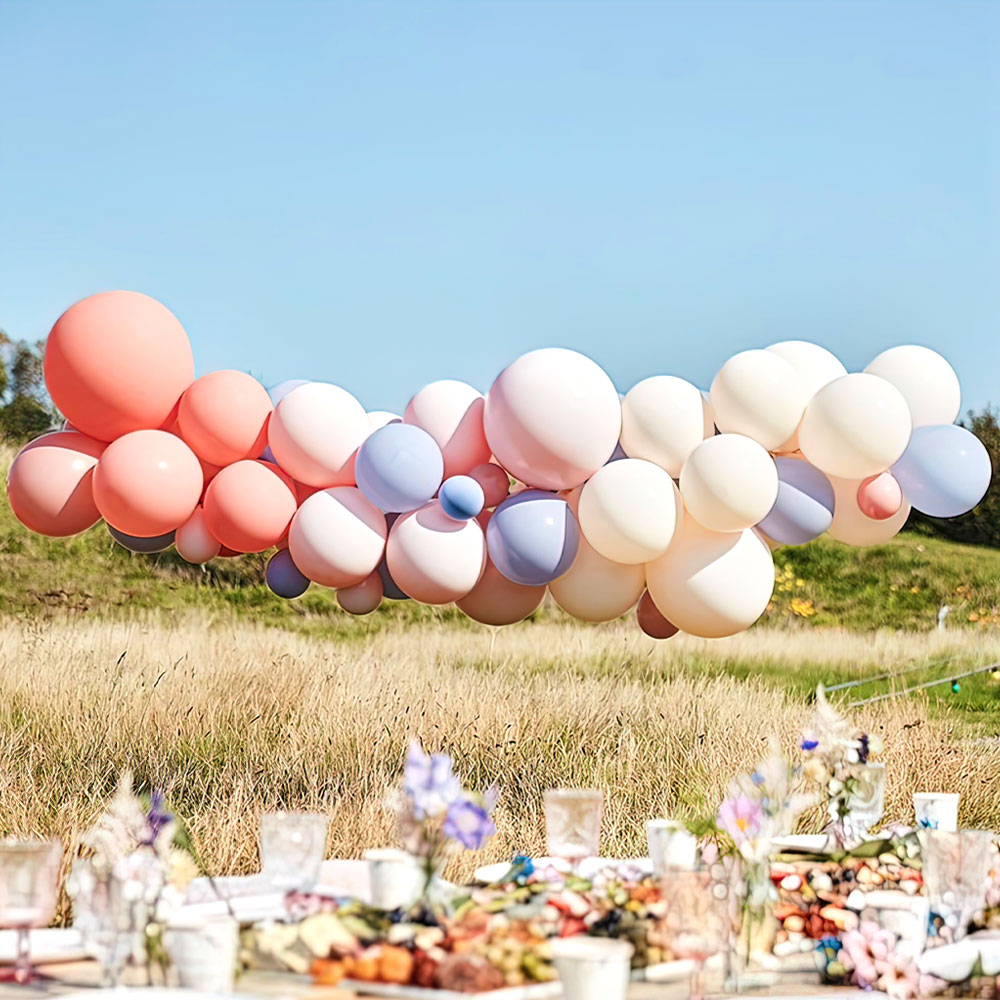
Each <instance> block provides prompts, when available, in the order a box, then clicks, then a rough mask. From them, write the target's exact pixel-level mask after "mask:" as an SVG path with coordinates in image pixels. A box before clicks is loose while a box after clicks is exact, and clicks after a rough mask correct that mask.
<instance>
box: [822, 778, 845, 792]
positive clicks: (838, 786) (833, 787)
mask: <svg viewBox="0 0 1000 1000" xmlns="http://www.w3.org/2000/svg"><path fill="white" fill-rule="evenodd" d="M826 790H827V791H828V792H829V793H830V794H831V795H839V794H840V793H841V792H842V791H843V790H844V783H843V782H842V781H841V780H840V779H838V778H831V779H830V784H829V785H827V786H826Z"/></svg>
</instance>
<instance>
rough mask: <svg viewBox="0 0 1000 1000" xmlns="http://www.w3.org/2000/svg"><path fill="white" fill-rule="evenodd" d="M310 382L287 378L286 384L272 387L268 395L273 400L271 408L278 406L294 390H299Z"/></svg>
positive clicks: (280, 383) (303, 379) (304, 379)
mask: <svg viewBox="0 0 1000 1000" xmlns="http://www.w3.org/2000/svg"><path fill="white" fill-rule="evenodd" d="M308 381H309V379H307V378H286V379H285V381H284V382H279V383H278V384H277V385H272V386H271V388H270V389H268V390H267V394H268V396H269V397H270V399H271V406H277V405H278V403H280V402H281V401H282V400H283V399H284V398H285V396H287V395H288V394H289V393H290V392H291V391H292V390H293V389H298V387H299V386H300V385H305V384H306V383H307V382H308Z"/></svg>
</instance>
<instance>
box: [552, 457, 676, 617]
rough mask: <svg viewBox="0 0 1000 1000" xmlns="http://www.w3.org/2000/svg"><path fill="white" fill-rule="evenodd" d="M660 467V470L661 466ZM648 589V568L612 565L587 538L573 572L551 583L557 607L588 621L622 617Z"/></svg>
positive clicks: (622, 564)
mask: <svg viewBox="0 0 1000 1000" xmlns="http://www.w3.org/2000/svg"><path fill="white" fill-rule="evenodd" d="M636 461H638V459H637V460H636ZM656 468H657V469H658V470H659V466H657V467H656ZM659 471H661V472H662V470H659ZM664 475H666V473H664ZM667 481H668V482H670V480H669V479H668V480H667ZM672 527H673V524H672V523H671V528H672ZM645 589H646V569H645V567H644V566H642V565H641V564H631V565H626V564H624V563H616V562H612V561H611V560H610V559H607V558H605V557H604V556H603V555H601V553H600V552H598V551H597V549H595V548H594V547H593V546H592V545H590V543H589V542H588V541H587V539H586V537H584V538H581V539H580V549H579V551H578V552H577V554H576V559H574V560H573V565H572V566H571V567H570V568H569V571H568V572H566V573H564V574H563V575H562V576H561V577H559V579H558V580H553V581H552V583H550V584H549V593H550V594H552V597H553V598H554V599H555V602H556V604H558V605H559V607H561V608H562V609H563V611H565V612H566V613H567V614H570V615H572V616H573V617H574V618H579V619H580V621H585V622H609V621H612V620H614V619H615V618H620V617H621V616H622V615H623V614H625V612H626V611H628V610H629V609H630V608H634V607H635V603H636V601H638V600H639V595H640V594H641V593H642V592H643V591H644V590H645Z"/></svg>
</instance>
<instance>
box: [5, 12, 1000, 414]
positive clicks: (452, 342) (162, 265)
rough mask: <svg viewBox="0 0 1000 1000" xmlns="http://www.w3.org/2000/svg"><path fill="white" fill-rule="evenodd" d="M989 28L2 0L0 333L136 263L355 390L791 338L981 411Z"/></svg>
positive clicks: (985, 353)
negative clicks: (881, 354) (936, 361)
mask: <svg viewBox="0 0 1000 1000" xmlns="http://www.w3.org/2000/svg"><path fill="white" fill-rule="evenodd" d="M998 47H1000V4H996V3H991V2H985V0H984V2H981V3H977V2H961V0H950V2H943V3H922V2H920V0H907V2H901V3H885V2H879V0H845V2H838V3H824V2H812V0H789V2H784V3H772V2H756V0H742V2H731V3H724V2H712V0H695V2H691V3H673V2H669V0H663V2H648V3H630V2H628V0H614V2H607V3H599V2H586V0H577V2H546V0H531V2H528V0H508V2H504V3H486V2H478V0H455V2H453V3H423V2H419V0H401V2H399V3H378V2H363V3H362V2H358V3H346V2H345V3H337V2H333V0H330V2H318V3H297V2H290V0H273V2H254V0H239V2H232V3H227V2H212V0H205V2H198V3H195V2H193V0H188V2H184V0H172V2H162V3H156V2H138V0H133V2H121V3H101V2H94V0H91V2H87V3H80V2H64V3H58V2H50V0H3V2H0V65H2V66H3V69H4V96H3V98H2V99H0V190H2V192H3V194H2V197H0V326H3V327H4V328H5V329H7V331H8V332H9V333H11V334H12V335H15V336H23V337H32V338H33V337H36V336H41V335H44V334H45V333H46V332H47V330H48V328H49V327H50V326H51V324H52V322H53V321H54V320H55V318H56V317H57V316H58V315H59V313H60V312H61V311H62V310H63V309H64V308H65V307H66V306H68V305H69V304H70V303H72V302H74V301H75V300H77V299H79V298H81V297H83V296H85V295H87V294H89V293H91V292H95V291H100V290H105V289H109V288H132V289H137V290H140V291H144V292H147V293H148V294H150V295H153V296H155V297H157V298H159V299H161V300H162V301H164V302H165V303H167V304H168V305H169V306H170V307H171V308H172V309H173V310H174V311H175V312H176V313H177V315H178V316H179V317H180V318H181V320H182V322H183V323H184V325H185V326H186V328H187V330H188V332H189V334H190V336H191V339H192V342H193V344H194V349H195V359H196V363H197V367H198V371H199V373H201V372H205V371H209V370H212V369H215V368H239V369H243V370H248V371H251V372H253V373H254V374H255V375H257V376H258V377H261V378H262V379H263V380H264V381H265V382H266V383H268V384H270V383H274V382H277V381H280V380H282V379H284V378H318V379H324V380H328V381H332V382H336V383H338V384H341V385H343V386H344V387H346V388H348V389H349V390H351V391H352V392H354V393H355V394H356V395H357V396H358V397H359V398H360V399H361V400H362V402H363V403H364V404H365V405H366V406H367V407H368V408H369V409H375V408H380V407H384V408H390V409H400V408H401V407H402V406H403V405H404V404H405V402H406V400H407V399H408V398H409V396H410V395H412V393H413V392H415V391H416V390H417V389H419V388H420V387H421V386H422V385H424V384H425V383H427V382H429V381H432V380H433V379H436V378H445V377H453V378H462V379H466V380H467V381H470V382H472V383H473V384H475V385H477V386H478V387H479V388H481V389H484V390H485V389H486V388H487V387H488V385H489V383H490V381H491V380H492V378H493V377H494V376H495V375H496V374H497V372H498V371H499V370H500V369H501V368H502V367H503V365H504V364H506V363H507V362H509V361H510V360H512V359H513V358H514V357H516V356H517V355H518V354H520V353H522V352H523V351H525V350H528V349H531V348H534V347H541V346H546V345H553V344H558V345H564V346H568V347H574V348H577V349H579V350H582V351H584V352H586V353H588V354H590V355H591V356H592V357H594V358H595V359H596V360H597V361H599V362H600V363H601V364H602V365H603V366H604V367H605V368H606V369H607V370H608V372H609V373H610V374H611V376H612V377H613V378H614V380H615V382H616V383H617V384H618V387H619V388H620V389H622V390H625V389H627V388H628V387H629V386H631V385H632V384H633V383H634V382H636V381H637V380H638V379H640V378H642V377H645V376H647V375H653V374H658V373H675V374H680V375H683V376H685V377H687V378H690V379H692V380H693V381H695V382H697V383H699V384H701V385H707V384H708V383H709V382H710V380H711V378H712V376H713V374H714V373H715V371H716V370H717V369H718V367H719V366H720V364H721V363H722V362H723V361H724V360H725V359H726V358H727V357H728V356H729V355H730V354H732V353H735V352H736V351H738V350H742V349H744V348H747V347H753V346H764V345H766V344H768V343H771V342H773V341H775V340H782V339H790V338H804V339H811V340H816V341H817V342H819V343H821V344H823V345H825V346H827V347H829V348H830V349H832V350H834V351H835V352H837V353H838V354H839V355H840V356H841V357H842V358H843V360H844V362H845V363H846V364H847V366H848V368H849V369H859V368H861V367H863V366H864V365H865V364H866V363H867V361H868V360H870V358H871V357H873V356H874V355H875V354H876V353H877V352H878V351H880V350H882V349H883V348H885V347H887V346H890V345H892V344H896V343H910V342H914V343H923V344H927V345H928V346H931V347H935V348H937V349H939V350H941V351H942V352H943V353H944V354H945V355H946V356H947V357H948V358H949V359H950V360H951V361H952V363H953V364H954V365H955V367H956V369H957V371H958V373H959V377H960V378H961V380H962V382H963V387H964V389H965V403H966V404H968V405H976V406H978V405H982V404H984V403H986V402H987V401H989V400H993V401H995V402H997V403H1000V384H998V381H1000V346H998V333H1000V322H998V321H1000V280H998V275H1000V172H998V171H1000V152H998V146H1000V111H998V108H1000V60H998V59H997V58H996V53H997V51H998Z"/></svg>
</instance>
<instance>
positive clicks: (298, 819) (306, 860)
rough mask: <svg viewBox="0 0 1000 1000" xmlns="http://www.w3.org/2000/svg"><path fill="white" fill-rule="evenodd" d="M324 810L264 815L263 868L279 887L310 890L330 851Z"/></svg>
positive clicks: (274, 884)
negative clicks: (324, 858) (327, 844)
mask: <svg viewBox="0 0 1000 1000" xmlns="http://www.w3.org/2000/svg"><path fill="white" fill-rule="evenodd" d="M327 822H328V821H327V818H326V816H324V815H323V814H322V813H295V812H274V813H262V814H261V817H260V870H261V871H262V872H263V873H264V875H265V876H266V877H267V879H268V880H269V881H270V883H271V885H273V886H274V887H275V888H276V889H285V890H288V891H292V890H299V891H308V890H309V889H311V888H312V887H313V886H314V885H315V884H316V882H317V881H318V880H319V870H320V866H321V865H322V864H323V857H324V855H325V854H326V829H327Z"/></svg>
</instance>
